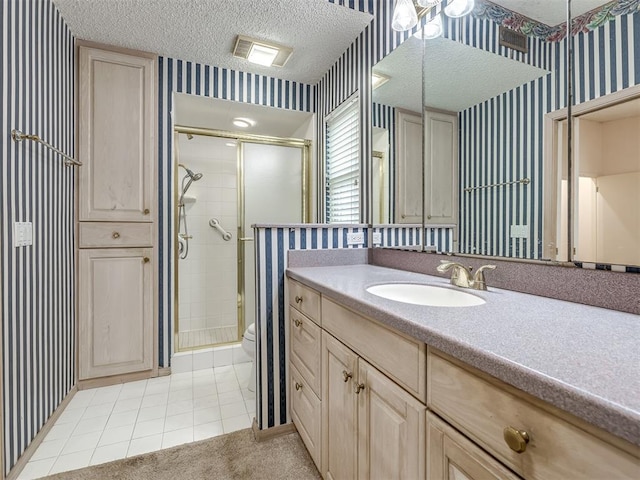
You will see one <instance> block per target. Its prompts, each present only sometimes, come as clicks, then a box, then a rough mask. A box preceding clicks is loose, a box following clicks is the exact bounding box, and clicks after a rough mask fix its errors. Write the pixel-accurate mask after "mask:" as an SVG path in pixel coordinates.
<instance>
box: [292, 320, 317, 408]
mask: <svg viewBox="0 0 640 480" xmlns="http://www.w3.org/2000/svg"><path fill="white" fill-rule="evenodd" d="M289 327H290V332H291V362H292V363H293V365H294V366H295V367H296V368H297V369H298V371H299V372H300V373H301V374H302V376H303V377H304V379H305V380H306V382H307V383H308V384H309V386H310V387H311V389H312V390H313V391H314V392H315V393H316V395H318V396H320V358H321V350H320V338H321V332H322V330H321V329H320V327H319V326H317V325H316V324H315V323H313V322H312V321H311V320H309V318H308V317H306V316H305V315H302V314H301V313H300V312H298V311H297V310H296V309H295V308H289Z"/></svg>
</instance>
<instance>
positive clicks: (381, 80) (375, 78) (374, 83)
mask: <svg viewBox="0 0 640 480" xmlns="http://www.w3.org/2000/svg"><path fill="white" fill-rule="evenodd" d="M390 79H391V77H389V76H388V75H383V74H382V73H376V72H372V73H371V88H372V90H375V89H376V88H378V87H379V86H380V85H383V84H385V83H387V82H388V81H389V80H390Z"/></svg>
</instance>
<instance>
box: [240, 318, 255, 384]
mask: <svg viewBox="0 0 640 480" xmlns="http://www.w3.org/2000/svg"><path fill="white" fill-rule="evenodd" d="M242 349H243V350H244V351H245V352H246V354H247V355H249V357H251V374H250V375H249V385H248V387H247V388H248V389H249V391H250V392H253V391H254V390H255V385H256V324H255V323H252V324H251V325H249V326H248V327H247V329H246V330H245V332H244V335H243V336H242Z"/></svg>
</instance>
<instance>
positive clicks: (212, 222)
mask: <svg viewBox="0 0 640 480" xmlns="http://www.w3.org/2000/svg"><path fill="white" fill-rule="evenodd" d="M209 226H210V227H212V228H215V229H216V230H217V231H218V232H220V235H222V238H223V239H224V240H225V241H227V242H228V241H229V240H231V234H230V233H229V232H227V231H226V230H225V229H224V228H222V225H220V222H219V221H218V219H217V218H212V219H211V220H209Z"/></svg>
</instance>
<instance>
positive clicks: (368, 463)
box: [356, 359, 426, 480]
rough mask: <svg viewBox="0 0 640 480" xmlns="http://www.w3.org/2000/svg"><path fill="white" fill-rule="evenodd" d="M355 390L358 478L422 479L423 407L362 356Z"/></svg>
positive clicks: (423, 471)
mask: <svg viewBox="0 0 640 480" xmlns="http://www.w3.org/2000/svg"><path fill="white" fill-rule="evenodd" d="M356 391H358V392H359V393H358V478H362V479H365V478H372V479H380V480H384V479H388V478H395V479H416V478H424V476H425V455H424V451H425V430H424V425H425V412H426V407H425V406H424V405H423V404H422V403H420V402H419V401H418V400H416V399H415V398H414V397H412V396H411V395H410V394H409V393H407V392H406V391H405V390H403V389H402V388H400V387H399V386H398V385H397V384H395V383H394V382H393V381H391V380H389V378H387V377H386V376H385V375H383V374H382V373H380V372H379V371H378V370H376V369H375V368H374V367H372V366H371V365H369V364H368V363H367V362H365V361H364V360H362V359H360V361H359V363H358V382H357V388H356Z"/></svg>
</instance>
